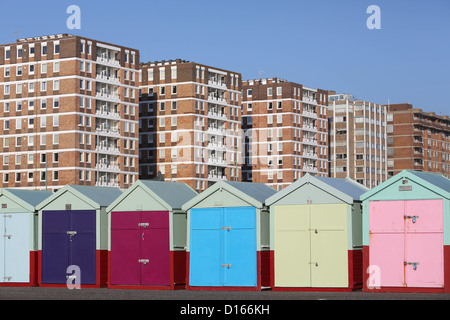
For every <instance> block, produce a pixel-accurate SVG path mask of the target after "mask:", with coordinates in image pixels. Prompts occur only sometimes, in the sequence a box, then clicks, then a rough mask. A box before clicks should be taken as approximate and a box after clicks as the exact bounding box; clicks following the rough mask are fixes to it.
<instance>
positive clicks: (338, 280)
mask: <svg viewBox="0 0 450 320" xmlns="http://www.w3.org/2000/svg"><path fill="white" fill-rule="evenodd" d="M367 191H368V189H367V188H366V187H364V186H362V185H361V184H359V183H356V182H355V181H353V180H351V179H348V178H347V179H338V178H324V177H317V176H312V175H310V174H306V175H305V176H303V177H302V178H300V179H299V180H297V181H296V182H294V183H293V184H291V185H289V186H288V187H286V188H284V189H283V190H281V191H279V192H277V193H276V194H275V195H273V196H272V197H270V198H268V199H267V200H266V205H268V206H269V207H270V248H271V264H272V268H271V287H272V289H273V290H274V291H277V290H278V291H281V290H299V291H300V290H303V291H325V290H326V291H330V290H332V291H351V290H355V289H360V288H361V287H362V234H361V233H362V231H361V223H362V212H361V202H360V200H359V197H360V195H361V194H363V193H365V192H367Z"/></svg>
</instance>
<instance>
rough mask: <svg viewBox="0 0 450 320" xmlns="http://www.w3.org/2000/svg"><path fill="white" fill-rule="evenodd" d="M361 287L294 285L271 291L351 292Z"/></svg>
mask: <svg viewBox="0 0 450 320" xmlns="http://www.w3.org/2000/svg"><path fill="white" fill-rule="evenodd" d="M360 290H361V289H350V288H309V287H307V288H295V287H274V288H272V291H298V292H353V291H360Z"/></svg>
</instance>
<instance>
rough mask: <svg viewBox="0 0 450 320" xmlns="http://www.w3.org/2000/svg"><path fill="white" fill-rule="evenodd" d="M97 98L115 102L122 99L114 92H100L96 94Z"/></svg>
mask: <svg viewBox="0 0 450 320" xmlns="http://www.w3.org/2000/svg"><path fill="white" fill-rule="evenodd" d="M96 96H97V98H103V99H108V100H115V101H119V100H120V97H119V95H118V94H117V93H113V92H108V91H98V92H97V93H96Z"/></svg>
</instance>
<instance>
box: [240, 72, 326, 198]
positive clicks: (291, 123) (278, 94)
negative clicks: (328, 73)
mask: <svg viewBox="0 0 450 320" xmlns="http://www.w3.org/2000/svg"><path fill="white" fill-rule="evenodd" d="M242 89H243V98H242V99H243V100H242V108H243V109H242V110H243V111H242V129H243V135H244V145H245V149H244V164H243V170H242V174H243V180H244V181H251V182H258V183H265V184H268V185H270V186H272V187H273V188H275V189H277V190H280V189H282V188H284V187H286V186H288V185H289V184H291V183H292V182H294V181H296V180H297V179H299V178H301V177H302V176H303V175H304V174H305V173H307V172H309V173H311V174H314V175H320V176H328V169H329V160H328V121H327V105H328V92H327V91H325V90H321V89H312V88H307V87H304V86H303V85H301V84H297V83H294V82H288V81H286V80H282V79H278V78H270V79H259V80H247V81H244V82H243V85H242Z"/></svg>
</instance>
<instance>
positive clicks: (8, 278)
mask: <svg viewBox="0 0 450 320" xmlns="http://www.w3.org/2000/svg"><path fill="white" fill-rule="evenodd" d="M3 279H4V280H7V281H9V280H11V279H12V277H11V276H9V277H3Z"/></svg>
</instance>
